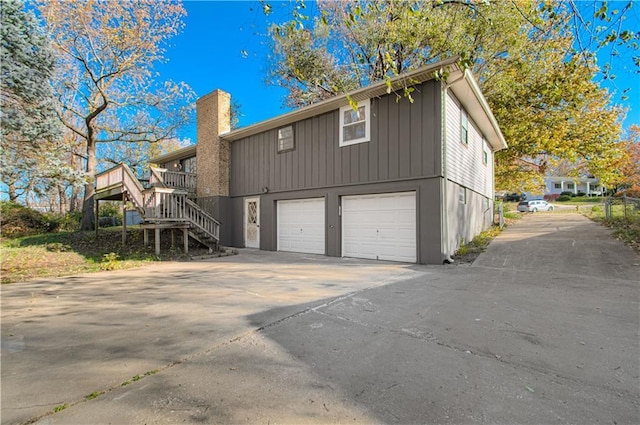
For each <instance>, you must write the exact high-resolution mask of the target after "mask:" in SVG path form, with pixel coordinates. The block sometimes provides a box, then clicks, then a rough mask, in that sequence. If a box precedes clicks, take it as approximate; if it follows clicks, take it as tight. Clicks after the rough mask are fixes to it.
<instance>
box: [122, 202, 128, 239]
mask: <svg viewBox="0 0 640 425" xmlns="http://www.w3.org/2000/svg"><path fill="white" fill-rule="evenodd" d="M126 244H127V194H126V193H125V192H122V246H125V245H126Z"/></svg>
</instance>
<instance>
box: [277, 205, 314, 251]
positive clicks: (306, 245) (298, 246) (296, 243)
mask: <svg viewBox="0 0 640 425" xmlns="http://www.w3.org/2000/svg"><path fill="white" fill-rule="evenodd" d="M324 227H325V226H324V198H313V199H296V200H293V201H278V251H291V252H306V253H309V254H324V253H325V250H324V245H325V243H324V240H325V236H324Z"/></svg>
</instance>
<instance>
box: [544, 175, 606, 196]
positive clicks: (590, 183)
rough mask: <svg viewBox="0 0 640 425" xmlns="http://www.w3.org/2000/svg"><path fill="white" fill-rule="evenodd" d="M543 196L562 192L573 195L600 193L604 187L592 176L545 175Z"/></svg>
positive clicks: (603, 190)
mask: <svg viewBox="0 0 640 425" xmlns="http://www.w3.org/2000/svg"><path fill="white" fill-rule="evenodd" d="M544 184H545V190H544V194H545V196H549V195H551V196H555V195H560V194H561V193H562V192H571V193H573V194H575V195H578V194H584V195H602V194H603V193H604V192H605V191H606V189H605V188H604V187H603V186H602V185H601V184H600V182H599V180H598V179H597V178H593V177H561V176H547V177H545V178H544Z"/></svg>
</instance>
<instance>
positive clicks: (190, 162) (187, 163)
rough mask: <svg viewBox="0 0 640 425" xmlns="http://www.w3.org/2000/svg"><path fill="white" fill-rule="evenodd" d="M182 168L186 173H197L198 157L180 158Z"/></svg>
mask: <svg viewBox="0 0 640 425" xmlns="http://www.w3.org/2000/svg"><path fill="white" fill-rule="evenodd" d="M180 170H181V171H182V172H184V173H193V174H195V173H196V157H195V156H192V157H191V158H185V159H182V160H180Z"/></svg>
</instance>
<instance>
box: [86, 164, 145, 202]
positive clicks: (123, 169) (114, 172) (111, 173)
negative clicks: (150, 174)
mask: <svg viewBox="0 0 640 425" xmlns="http://www.w3.org/2000/svg"><path fill="white" fill-rule="evenodd" d="M119 184H122V185H123V186H124V187H125V189H126V190H127V194H128V195H129V198H130V199H131V201H132V202H133V203H134V205H135V206H136V208H138V209H140V210H142V209H143V208H144V196H143V193H142V192H143V191H144V188H143V187H142V184H141V183H140V182H139V181H138V179H137V178H136V176H135V175H134V174H133V171H131V169H130V168H129V166H128V165H127V164H120V165H116V166H115V167H113V168H110V169H108V170H106V171H103V172H102V173H100V174H98V175H96V190H98V191H99V190H101V189H106V188H108V187H111V186H114V185H119Z"/></svg>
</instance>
